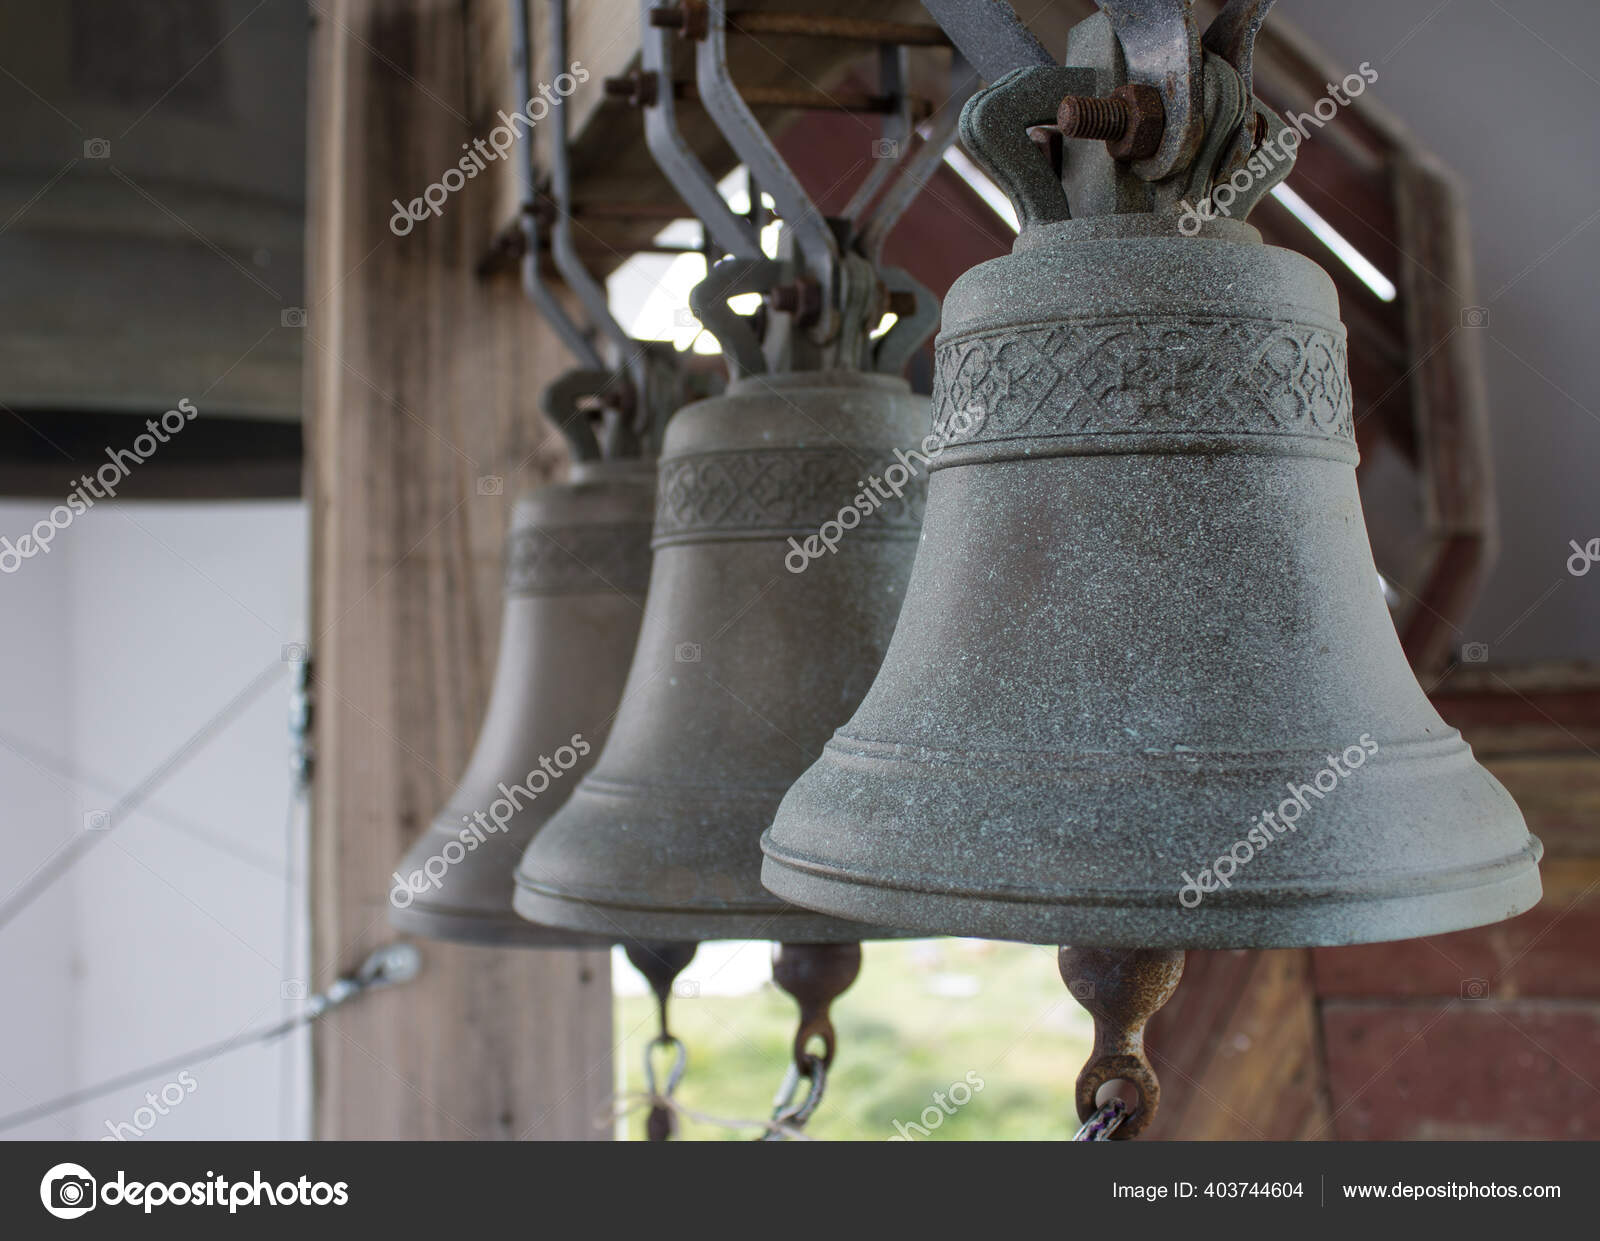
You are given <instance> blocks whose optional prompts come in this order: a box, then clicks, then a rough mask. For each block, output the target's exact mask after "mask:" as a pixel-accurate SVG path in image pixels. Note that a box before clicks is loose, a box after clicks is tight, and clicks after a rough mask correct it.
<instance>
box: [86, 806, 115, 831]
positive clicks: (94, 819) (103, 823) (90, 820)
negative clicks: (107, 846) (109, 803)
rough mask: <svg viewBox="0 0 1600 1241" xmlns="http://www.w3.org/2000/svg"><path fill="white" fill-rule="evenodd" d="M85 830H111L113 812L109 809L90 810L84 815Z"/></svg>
mask: <svg viewBox="0 0 1600 1241" xmlns="http://www.w3.org/2000/svg"><path fill="white" fill-rule="evenodd" d="M83 830H84V831H86V832H107V831H110V830H111V812H110V811H109V810H88V811H85V812H84V815H83Z"/></svg>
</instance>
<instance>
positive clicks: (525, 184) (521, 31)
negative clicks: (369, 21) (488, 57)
mask: <svg viewBox="0 0 1600 1241" xmlns="http://www.w3.org/2000/svg"><path fill="white" fill-rule="evenodd" d="M510 4H511V76H512V80H513V81H514V82H515V83H516V89H517V94H518V95H519V96H520V98H519V101H518V106H519V107H521V106H523V101H525V100H527V99H530V98H532V96H533V70H532V66H531V64H530V62H531V60H532V57H533V52H532V41H531V39H530V37H529V34H528V10H527V7H526V5H525V3H524V0H510ZM532 148H533V144H532V143H531V142H529V144H528V152H527V154H526V155H525V156H524V158H522V159H518V160H514V161H513V164H514V166H515V168H516V170H517V190H518V194H519V196H520V197H521V200H522V212H521V216H520V218H519V220H518V223H519V225H520V227H521V229H522V288H523V292H524V293H526V294H527V297H528V300H529V301H530V302H532V303H533V305H534V308H535V309H537V310H538V311H539V313H540V314H541V315H543V316H544V318H545V321H546V322H548V323H549V324H550V326H551V328H553V329H554V330H555V333H556V335H557V336H559V337H560V338H561V343H562V344H564V345H565V346H566V347H567V348H568V349H569V350H570V351H571V352H572V354H573V356H574V357H576V358H577V359H578V362H579V365H581V366H583V367H584V368H586V369H588V370H592V371H599V370H605V369H606V365H605V360H604V359H603V358H601V356H600V353H599V351H598V350H597V349H596V348H595V347H594V342H593V341H592V340H591V339H590V338H589V333H588V332H586V331H585V330H584V329H583V328H581V327H579V326H578V324H577V323H576V322H575V321H574V320H573V318H572V316H571V315H569V314H568V313H567V310H566V307H564V306H563V305H562V304H561V303H560V302H559V301H558V300H557V299H556V296H555V294H554V293H553V292H551V290H550V288H549V287H548V286H547V285H546V284H545V282H544V277H543V276H542V275H541V274H540V272H539V203H538V199H539V189H538V184H537V180H536V178H535V176H534V171H533V149H532Z"/></svg>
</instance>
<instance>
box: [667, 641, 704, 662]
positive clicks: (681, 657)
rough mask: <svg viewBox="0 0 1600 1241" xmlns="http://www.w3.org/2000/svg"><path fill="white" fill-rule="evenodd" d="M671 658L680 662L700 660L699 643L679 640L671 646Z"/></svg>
mask: <svg viewBox="0 0 1600 1241" xmlns="http://www.w3.org/2000/svg"><path fill="white" fill-rule="evenodd" d="M672 658H673V659H675V660H677V661H678V662H679V663H680V664H697V663H699V662H700V644H699V643H698V642H680V643H678V645H677V646H675V647H673V648H672Z"/></svg>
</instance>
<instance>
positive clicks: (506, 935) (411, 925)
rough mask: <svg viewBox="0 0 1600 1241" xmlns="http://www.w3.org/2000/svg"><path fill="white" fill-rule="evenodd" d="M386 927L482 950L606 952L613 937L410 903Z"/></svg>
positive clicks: (511, 917) (391, 913) (508, 913)
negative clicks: (600, 950)
mask: <svg viewBox="0 0 1600 1241" xmlns="http://www.w3.org/2000/svg"><path fill="white" fill-rule="evenodd" d="M389 925H390V926H392V927H393V928H394V929H395V930H397V931H404V932H405V933H406V934H408V935H417V936H421V937H422V938H424V939H433V940H444V941H446V942H450V943H458V944H473V945H476V946H479V947H486V948H573V949H581V948H601V949H604V948H609V947H611V945H612V944H613V943H615V942H616V937H615V936H605V935H599V934H594V933H591V932H585V931H576V930H573V929H572V928H570V927H557V926H550V925H548V924H546V923H542V922H532V921H529V920H528V919H525V918H519V917H518V916H517V915H516V914H515V913H513V912H512V911H511V910H510V909H509V908H508V909H506V910H505V911H503V912H488V911H485V910H477V909H470V908H463V907H461V906H437V905H431V906H430V905H425V904H423V902H421V901H414V902H413V903H412V904H410V905H408V906H406V908H404V909H399V908H391V909H390V910H389Z"/></svg>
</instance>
